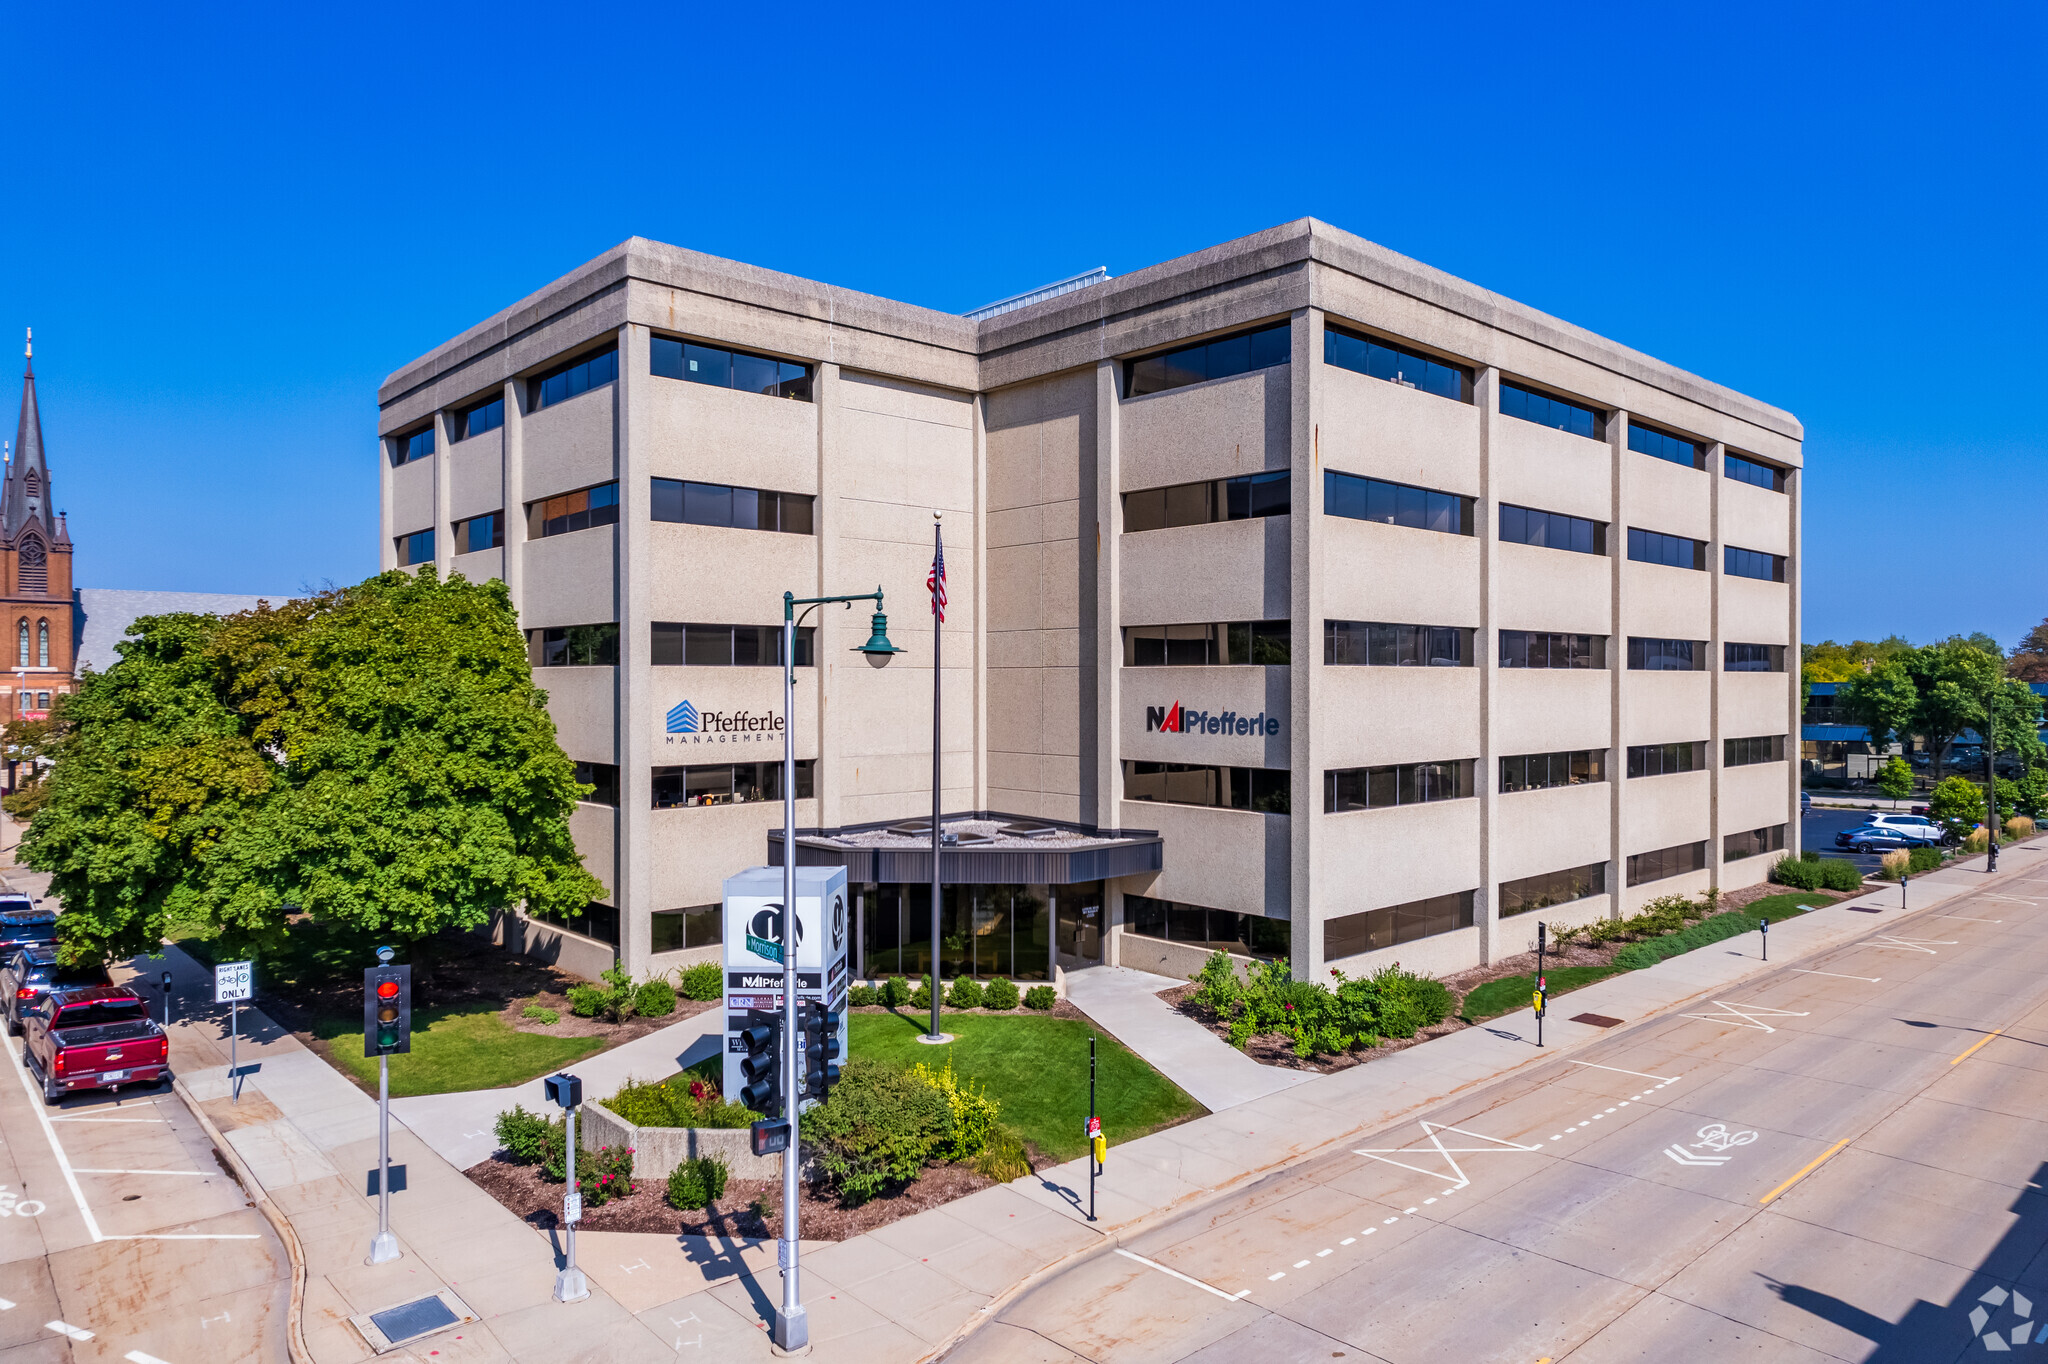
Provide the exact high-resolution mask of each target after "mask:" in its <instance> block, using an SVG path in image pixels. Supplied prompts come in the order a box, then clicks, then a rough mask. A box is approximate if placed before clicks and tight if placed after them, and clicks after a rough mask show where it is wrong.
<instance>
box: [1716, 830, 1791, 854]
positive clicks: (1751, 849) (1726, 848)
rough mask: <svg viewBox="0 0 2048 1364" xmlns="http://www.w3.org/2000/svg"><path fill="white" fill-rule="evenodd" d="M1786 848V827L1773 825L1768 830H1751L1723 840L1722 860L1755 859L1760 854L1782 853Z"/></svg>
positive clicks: (1728, 836) (1731, 835) (1730, 835)
mask: <svg viewBox="0 0 2048 1364" xmlns="http://www.w3.org/2000/svg"><path fill="white" fill-rule="evenodd" d="M1784 848H1785V826H1784V825H1782V824H1773V825H1770V826H1768V827H1767V828H1762V829H1750V830H1748V831H1747V832H1744V833H1739V834H1729V835H1727V836H1726V837H1724V838H1723V839H1722V840H1721V860H1722V861H1723V862H1733V861H1735V860H1737V859H1738V858H1743V857H1754V856H1756V855H1757V854H1758V853H1769V852H1782V851H1784Z"/></svg>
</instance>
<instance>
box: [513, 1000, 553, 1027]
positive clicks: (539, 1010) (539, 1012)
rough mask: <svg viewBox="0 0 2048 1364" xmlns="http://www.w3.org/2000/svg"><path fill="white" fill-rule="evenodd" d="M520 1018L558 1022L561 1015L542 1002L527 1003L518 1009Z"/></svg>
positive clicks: (539, 1021)
mask: <svg viewBox="0 0 2048 1364" xmlns="http://www.w3.org/2000/svg"><path fill="white" fill-rule="evenodd" d="M519 1016H520V1017H521V1018H530V1019H532V1020H533V1021H534V1022H536V1023H559V1022H561V1021H562V1015H561V1014H560V1013H559V1012H557V1011H556V1010H554V1009H550V1008H548V1007H547V1006H546V1005H544V1004H529V1005H527V1006H526V1007H525V1008H523V1009H521V1010H520V1011H519Z"/></svg>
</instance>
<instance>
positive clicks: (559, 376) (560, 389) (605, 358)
mask: <svg viewBox="0 0 2048 1364" xmlns="http://www.w3.org/2000/svg"><path fill="white" fill-rule="evenodd" d="M618 377H619V352H618V349H617V348H616V347H614V348H613V349H611V350H607V351H599V352H598V353H597V354H596V355H592V356H587V357H585V358H584V359H581V360H577V361H574V362H572V363H570V364H567V365H564V366H562V367H561V368H560V369H556V370H552V371H550V372H549V373H547V374H543V375H542V376H541V377H540V378H538V379H536V380H534V381H533V407H534V410H535V411H536V412H537V411H539V410H540V409H541V408H543V407H552V406H554V405H555V404H556V403H559V402H566V401H567V400H569V399H570V398H573V397H575V396H576V395H577V394H579V393H587V392H588V391H590V390H591V389H593V388H602V387H604V386H605V385H606V384H608V383H610V382H611V381H612V380H614V379H616V378H618Z"/></svg>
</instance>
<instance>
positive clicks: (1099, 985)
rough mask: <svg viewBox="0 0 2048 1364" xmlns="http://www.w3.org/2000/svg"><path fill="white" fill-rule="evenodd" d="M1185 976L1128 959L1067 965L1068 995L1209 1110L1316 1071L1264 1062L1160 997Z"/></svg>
mask: <svg viewBox="0 0 2048 1364" xmlns="http://www.w3.org/2000/svg"><path fill="white" fill-rule="evenodd" d="M1185 984H1187V982H1186V981H1184V980H1175V979H1173V978H1172V977H1170V976H1156V975H1153V974H1152V973H1151V972H1149V971H1133V970H1131V969H1130V968H1128V967H1123V966H1091V967H1088V968H1086V969H1084V970H1080V971H1069V972H1068V973H1067V998H1068V999H1069V1000H1071V1001H1072V1002H1073V1004H1074V1007H1075V1008H1077V1009H1079V1010H1081V1012H1082V1013H1085V1014H1087V1015H1088V1016H1089V1017H1090V1018H1092V1019H1094V1020H1095V1021H1096V1022H1097V1023H1100V1024H1101V1025H1102V1026H1103V1027H1104V1028H1107V1029H1108V1030H1109V1031H1110V1032H1111V1033H1112V1034H1114V1035H1115V1037H1116V1039H1117V1040H1118V1041H1119V1042H1122V1043H1123V1044H1124V1045H1125V1046H1127V1047H1129V1048H1130V1049H1131V1050H1132V1051H1134V1052H1136V1053H1138V1055H1140V1056H1142V1057H1144V1058H1145V1060H1146V1061H1148V1062H1149V1063H1151V1065H1152V1067H1153V1069H1155V1070H1158V1071H1159V1072H1160V1073H1162V1074H1164V1075H1165V1076H1166V1078H1167V1079H1169V1080H1171V1081H1173V1082H1174V1083H1175V1084H1177V1085H1179V1086H1180V1087H1181V1088H1182V1089H1184V1090H1186V1091H1187V1092H1188V1093H1189V1094H1191V1095H1193V1096H1194V1099H1195V1102H1196V1103H1199V1104H1200V1105H1202V1107H1204V1108H1206V1109H1208V1110H1209V1111H1210V1112H1211V1113H1221V1112H1222V1111H1223V1110H1225V1109H1227V1108H1235V1107H1237V1106H1238V1105H1239V1104H1242V1103H1249V1102H1251V1101H1252V1100H1253V1099H1263V1098H1264V1097H1266V1096H1267V1095H1268V1094H1277V1093H1279V1092H1280V1091H1281V1090H1283V1089H1290V1088H1292V1087H1293V1086H1295V1085H1298V1084H1300V1083H1302V1082H1303V1081H1305V1080H1308V1079H1311V1078H1313V1074H1314V1072H1312V1071H1305V1070H1282V1069H1281V1068H1280V1067H1278V1066H1262V1065H1260V1064H1259V1063H1258V1062H1257V1061H1254V1060H1252V1058H1251V1057H1249V1056H1246V1055H1245V1054H1244V1053H1243V1052H1241V1051H1239V1050H1238V1049H1237V1048H1236V1047H1233V1046H1231V1045H1230V1044H1229V1043H1228V1042H1225V1041H1224V1040H1223V1039H1222V1038H1220V1037H1218V1036H1217V1035H1216V1034H1215V1033H1213V1032H1210V1031H1209V1030H1208V1029H1207V1028H1205V1027H1203V1026H1202V1025H1201V1024H1200V1023H1197V1022H1196V1021H1195V1020H1194V1019H1192V1018H1189V1017H1188V1016H1187V1015H1186V1014H1183V1013H1181V1012H1179V1011H1178V1010H1176V1009H1174V1008H1173V1007H1172V1006H1171V1005H1169V1004H1167V1002H1166V1001H1165V1000H1163V999H1161V998H1160V997H1159V992H1160V991H1161V990H1171V989H1173V988H1175V987H1176V986H1181V985H1185Z"/></svg>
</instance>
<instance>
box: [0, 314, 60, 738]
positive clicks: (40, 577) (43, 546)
mask: <svg viewBox="0 0 2048 1364" xmlns="http://www.w3.org/2000/svg"><path fill="white" fill-rule="evenodd" d="M29 341H30V344H29V346H28V348H27V350H26V356H27V363H26V366H25V368H24V372H23V375H22V380H21V420H20V422H19V423H18V424H17V425H16V427H15V430H14V446H13V449H12V450H11V451H9V452H8V456H7V475H6V480H5V482H4V484H0V659H4V660H5V664H6V670H5V674H4V676H0V687H4V690H5V693H6V705H5V706H4V707H0V717H4V718H5V719H9V720H29V719H41V718H42V717H43V716H45V715H47V714H49V712H50V704H51V702H52V700H53V699H54V698H56V697H58V696H61V695H63V694H64V693H65V692H68V691H70V690H71V685H72V679H73V678H74V676H75V675H76V651H77V636H76V634H75V633H74V628H75V625H76V622H75V620H74V616H73V612H74V609H75V608H74V598H73V596H72V592H71V535H70V533H69V532H68V531H66V530H65V528H64V517H63V516H62V515H61V514H60V513H57V512H53V511H52V510H51V508H52V506H54V505H55V504H54V502H53V501H52V499H51V493H50V466H49V463H48V462H47V460H46V459H45V458H44V455H43V423H42V417H41V415H40V414H39V413H38V412H37V410H36V369H35V346H34V334H33V333H31V334H30V338H29Z"/></svg>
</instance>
